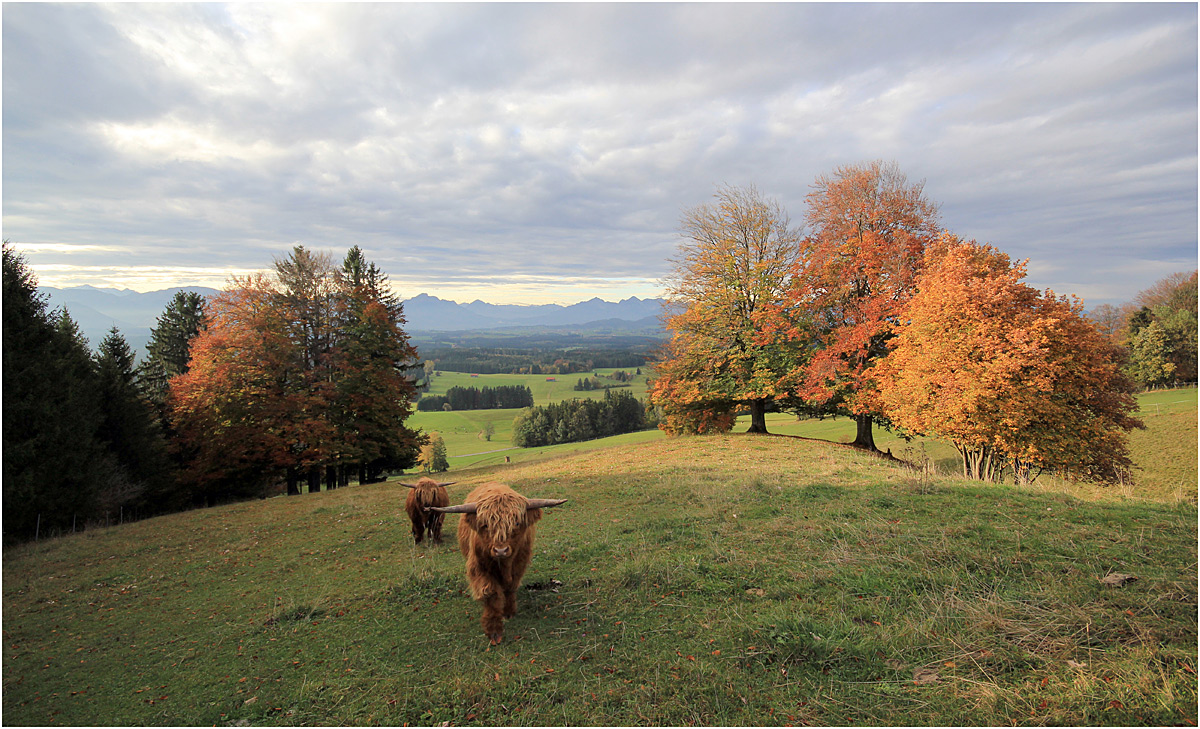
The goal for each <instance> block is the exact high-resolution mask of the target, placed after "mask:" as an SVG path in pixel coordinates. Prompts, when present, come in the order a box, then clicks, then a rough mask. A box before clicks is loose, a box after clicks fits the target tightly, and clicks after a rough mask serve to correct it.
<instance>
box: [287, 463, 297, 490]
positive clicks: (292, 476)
mask: <svg viewBox="0 0 1200 729" xmlns="http://www.w3.org/2000/svg"><path fill="white" fill-rule="evenodd" d="M287 493H288V496H299V495H300V473H299V472H298V471H296V469H295V468H289V469H288V470H287Z"/></svg>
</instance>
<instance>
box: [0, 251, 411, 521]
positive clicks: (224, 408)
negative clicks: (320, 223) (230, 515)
mask: <svg viewBox="0 0 1200 729" xmlns="http://www.w3.org/2000/svg"><path fill="white" fill-rule="evenodd" d="M403 324H404V316H403V310H402V308H401V305H400V303H399V301H398V300H397V299H396V298H395V297H394V295H393V294H392V293H391V292H390V290H389V289H388V286H387V277H386V276H385V275H384V274H383V273H382V272H381V271H380V270H379V269H378V268H377V267H376V266H375V265H374V264H373V263H369V262H368V261H366V260H365V258H364V257H363V254H362V251H361V250H360V249H358V248H357V247H355V248H352V249H351V250H350V251H349V253H348V254H347V255H346V257H345V259H344V260H343V261H342V264H341V266H340V267H335V266H334V265H333V264H332V261H331V259H330V257H329V256H328V255H322V254H315V253H313V252H311V251H308V250H306V249H304V248H303V247H300V246H298V247H296V248H295V249H294V250H293V251H292V253H291V255H290V256H288V257H287V258H284V259H280V260H277V261H275V266H274V275H273V276H268V275H265V274H260V275H255V276H251V277H247V278H244V279H241V278H234V279H232V281H231V283H230V285H229V286H228V287H226V289H225V290H224V291H222V292H220V293H219V294H218V295H217V296H215V297H214V298H213V299H212V300H211V301H205V300H204V299H203V298H201V297H200V296H198V295H196V294H191V293H180V294H177V295H176V296H175V298H174V299H173V300H172V301H171V303H170V304H169V305H168V306H167V308H166V310H165V311H164V312H163V314H162V316H160V317H159V319H158V321H157V323H156V326H155V327H154V329H153V330H152V332H151V339H150V342H149V345H148V347H147V356H146V358H145V360H144V361H143V362H142V364H141V366H139V367H138V368H137V369H135V368H134V366H133V362H134V357H133V353H132V351H131V349H130V347H129V345H128V344H127V342H126V341H125V339H124V338H123V337H122V336H121V335H120V333H119V332H118V331H116V329H114V330H113V331H112V332H110V333H109V335H108V336H107V337H106V338H105V339H104V341H103V342H101V343H100V346H99V348H98V351H97V353H96V354H95V355H91V354H90V353H89V347H88V343H87V341H86V340H85V339H84V338H83V337H82V336H81V335H80V334H79V330H78V328H77V327H76V326H75V324H74V322H72V320H71V318H70V316H69V315H68V314H67V313H66V312H65V311H61V310H60V311H54V312H51V311H48V310H47V306H46V303H45V300H44V298H43V297H41V296H40V295H39V294H38V293H37V282H36V279H35V277H34V275H33V274H32V272H31V271H30V270H29V267H28V265H27V264H26V262H25V260H24V258H23V257H22V256H21V255H19V254H18V253H17V252H16V251H15V250H13V249H12V248H11V247H10V246H9V245H8V243H7V241H6V242H5V244H4V352H5V359H4V497H5V501H6V503H5V507H6V508H5V510H4V538H5V540H6V542H10V541H15V540H21V539H29V538H34V537H35V536H37V535H38V534H46V533H49V532H51V531H54V530H62V529H65V528H71V527H79V528H82V527H84V526H85V525H86V524H87V523H89V522H91V523H95V521H97V520H99V521H100V522H101V523H103V522H104V521H106V520H107V521H115V520H117V519H121V518H123V517H124V518H128V517H131V516H135V515H136V516H145V515H150V514H154V513H162V512H166V511H172V510H177V509H180V508H186V507H187V506H189V505H201V504H207V503H213V502H219V501H226V500H231V499H236V498H242V497H246V496H263V495H266V494H268V493H271V492H273V491H274V489H276V488H283V487H286V489H287V491H288V492H289V493H300V483H301V481H302V480H307V482H308V486H309V491H310V492H312V491H316V490H320V484H321V482H322V480H323V481H324V482H325V484H326V485H327V486H329V487H335V486H339V485H345V484H346V483H348V481H349V479H350V477H351V476H352V475H356V476H357V478H358V480H359V481H360V482H367V481H371V480H374V479H376V478H378V477H379V476H380V474H381V473H382V472H383V471H384V470H387V469H396V468H404V467H409V466H411V465H412V464H414V463H415V462H416V459H417V457H418V453H419V449H420V447H421V445H422V444H423V443H424V437H423V436H421V435H420V434H419V433H417V432H416V431H413V430H411V429H409V428H406V427H405V426H404V422H405V419H406V418H407V417H408V415H409V414H410V413H411V410H412V406H411V400H412V399H413V398H414V396H415V390H414V388H413V385H412V384H411V380H413V379H415V378H414V377H413V376H411V375H410V374H409V369H410V366H411V365H412V364H413V363H415V361H416V352H415V350H414V349H413V348H412V347H411V346H410V345H409V342H408V337H407V335H406V334H405V332H404V330H403Z"/></svg>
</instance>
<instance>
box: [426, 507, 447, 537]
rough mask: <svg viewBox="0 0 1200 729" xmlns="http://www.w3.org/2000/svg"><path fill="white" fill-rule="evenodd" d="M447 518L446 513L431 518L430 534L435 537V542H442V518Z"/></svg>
mask: <svg viewBox="0 0 1200 729" xmlns="http://www.w3.org/2000/svg"><path fill="white" fill-rule="evenodd" d="M445 518H446V516H445V515H444V514H438V515H437V516H433V517H430V519H429V536H430V537H431V538H432V539H433V543H434V544H441V543H442V520H443V519H445Z"/></svg>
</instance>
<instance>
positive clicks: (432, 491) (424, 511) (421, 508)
mask: <svg viewBox="0 0 1200 729" xmlns="http://www.w3.org/2000/svg"><path fill="white" fill-rule="evenodd" d="M454 483H455V482H454V481H447V482H446V483H438V482H437V481H434V480H433V479H432V478H429V477H428V476H422V477H421V478H419V479H417V482H416V483H404V482H403V481H401V482H400V485H401V486H407V487H408V488H410V489H412V491H409V492H408V498H407V499H405V500H404V510H405V511H407V512H408V518H409V519H411V520H412V532H413V537H414V538H415V539H416V540H417V544H420V543H421V540H422V539H424V538H425V532H426V531H428V532H429V537H430V538H431V539H432V540H433V543H434V544H441V543H442V522H443V521H444V520H445V519H446V515H445V514H439V513H437V512H433V513H430V512H429V507H431V506H449V505H450V496H449V495H448V494H447V493H446V487H447V486H451V485H453V484H454Z"/></svg>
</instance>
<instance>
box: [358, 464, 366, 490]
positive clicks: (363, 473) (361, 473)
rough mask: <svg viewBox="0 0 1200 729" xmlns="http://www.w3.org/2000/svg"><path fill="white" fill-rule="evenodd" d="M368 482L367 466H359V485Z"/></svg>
mask: <svg viewBox="0 0 1200 729" xmlns="http://www.w3.org/2000/svg"><path fill="white" fill-rule="evenodd" d="M366 482H367V464H365V463H360V464H358V483H359V485H362V484H364V483H366Z"/></svg>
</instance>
